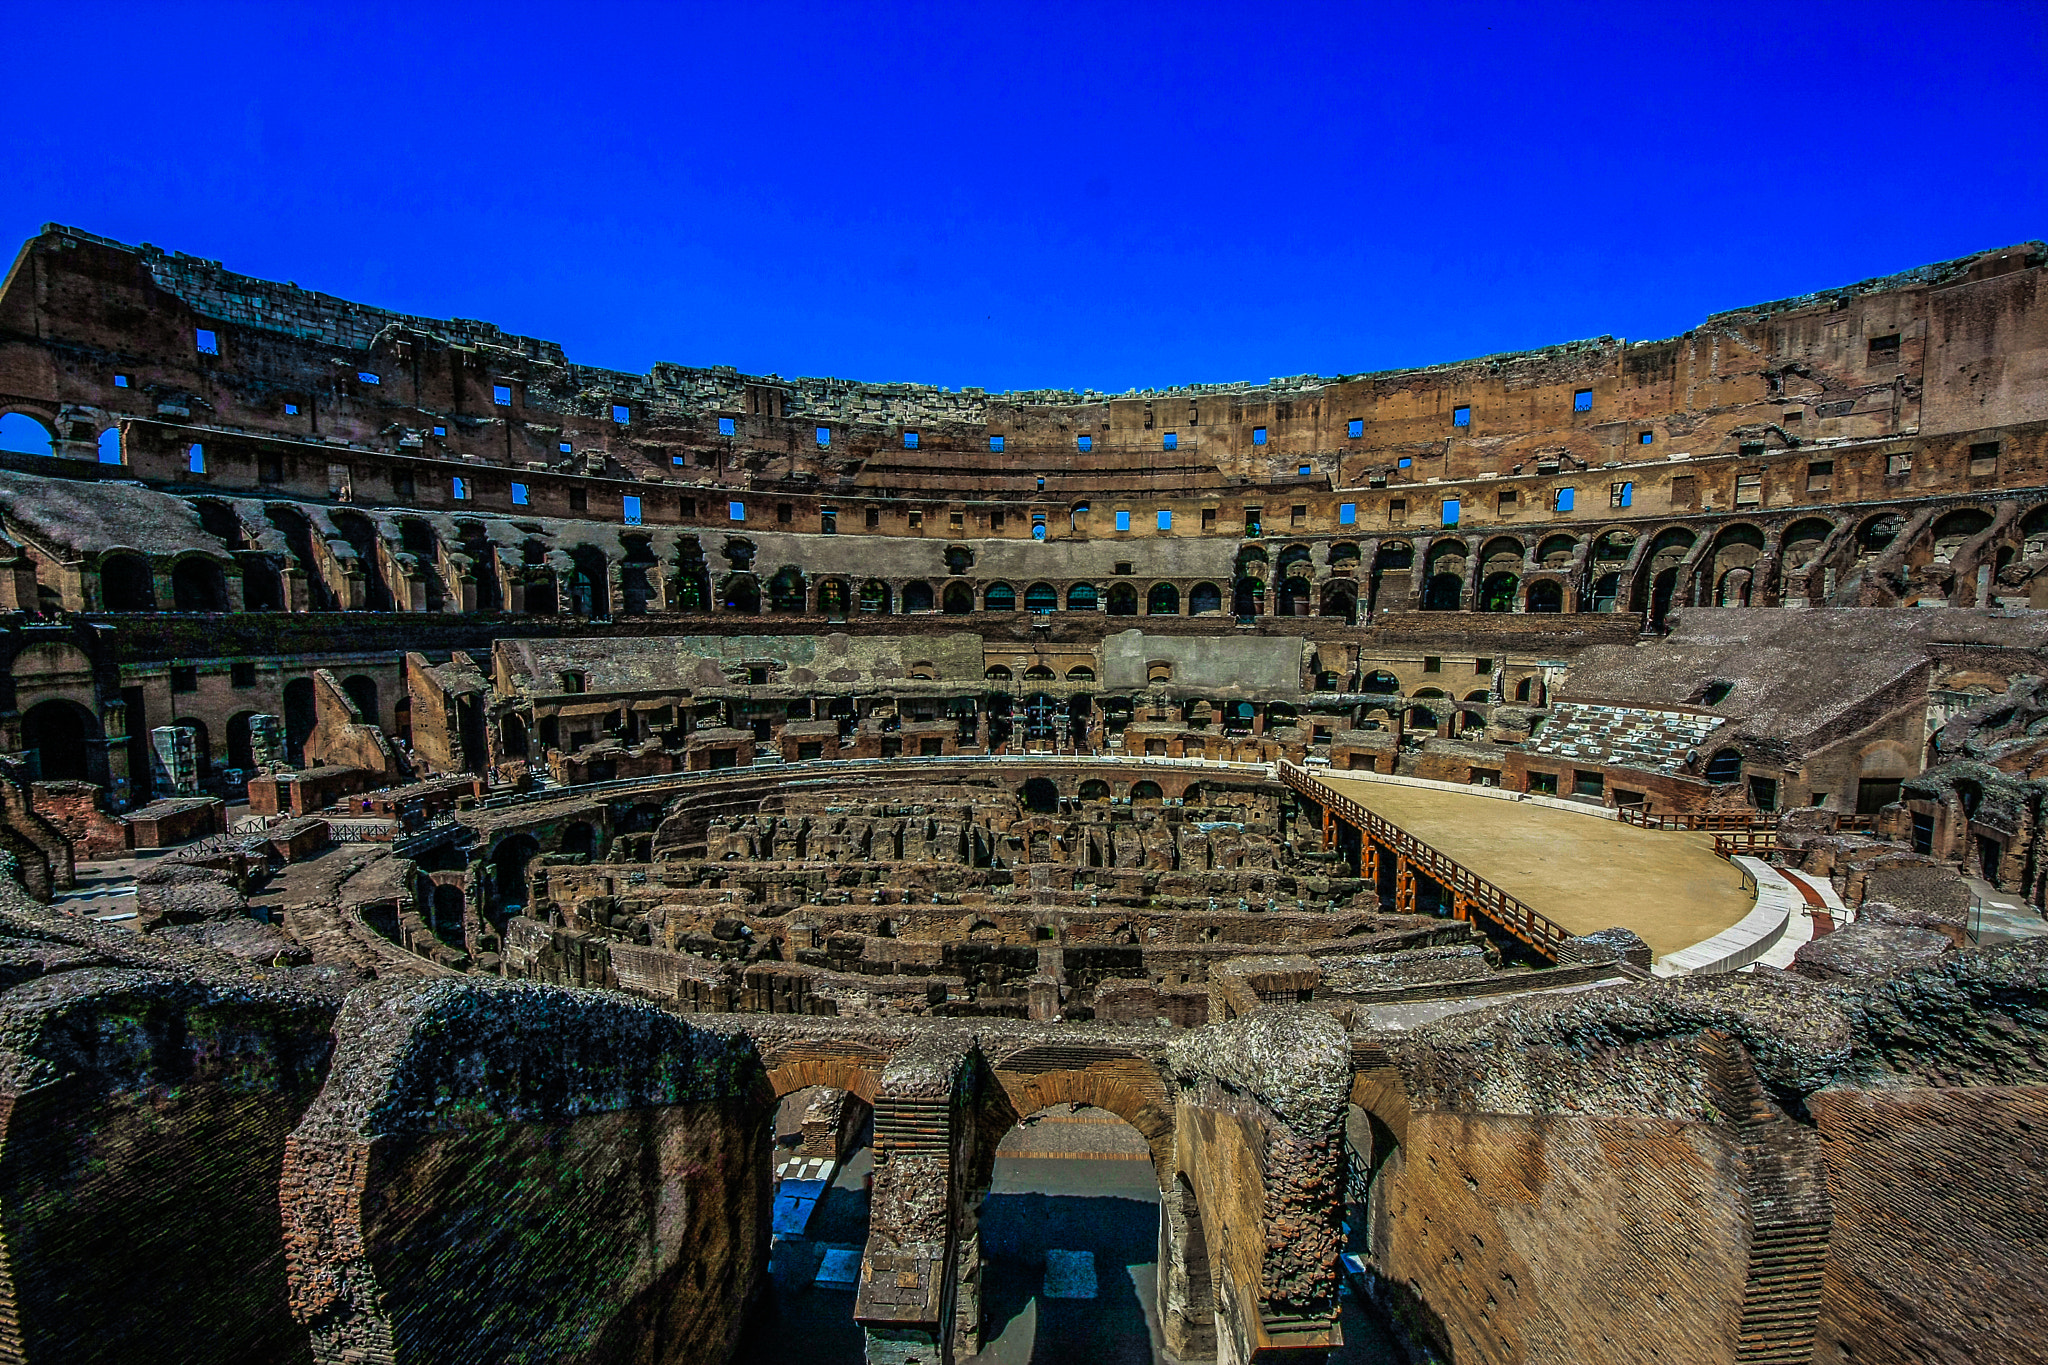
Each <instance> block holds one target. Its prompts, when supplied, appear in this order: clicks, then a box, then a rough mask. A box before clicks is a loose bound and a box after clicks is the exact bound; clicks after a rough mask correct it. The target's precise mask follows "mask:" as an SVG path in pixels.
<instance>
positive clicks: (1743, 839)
mask: <svg viewBox="0 0 2048 1365" xmlns="http://www.w3.org/2000/svg"><path fill="white" fill-rule="evenodd" d="M1777 851H1778V831H1777V830H1775V829H1750V830H1743V831H1741V832H1739V833H1735V834H1716V835H1715V836H1714V852H1716V853H1718V854H1720V855H1721V856H1722V857H1723V858H1734V857H1737V856H1738V855H1739V856H1742V857H1749V858H1760V857H1763V856H1764V855H1765V854H1767V853H1775V852H1777Z"/></svg>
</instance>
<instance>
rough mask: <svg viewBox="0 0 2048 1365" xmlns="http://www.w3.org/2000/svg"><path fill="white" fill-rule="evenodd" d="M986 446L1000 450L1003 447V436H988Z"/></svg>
mask: <svg viewBox="0 0 2048 1365" xmlns="http://www.w3.org/2000/svg"><path fill="white" fill-rule="evenodd" d="M988 448H989V449H990V450H992V451H1000V450H1001V449H1002V448H1003V438H1002V437H1000V436H991V437H989V438H988Z"/></svg>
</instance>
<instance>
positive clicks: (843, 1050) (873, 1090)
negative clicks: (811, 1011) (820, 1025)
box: [761, 1039, 889, 1105]
mask: <svg viewBox="0 0 2048 1365" xmlns="http://www.w3.org/2000/svg"><path fill="white" fill-rule="evenodd" d="M761 1060H762V1064H763V1066H764V1067H765V1069H766V1079H767V1083H768V1088H769V1089H770V1090H771V1091H772V1092H773V1093H774V1096H775V1098H776V1099H778V1100H779V1099H781V1098H782V1097H783V1096H784V1095H793V1094H795V1093H796V1092H797V1091H799V1090H806V1089H809V1088H810V1087H811V1086H814V1085H822V1086H829V1087H831V1088H832V1089H834V1090H844V1091H845V1092H846V1093H847V1094H849V1095H853V1096H855V1097H857V1098H858V1099H860V1100H861V1101H863V1102H864V1103H866V1104H869V1105H872V1104H873V1103H874V1102H875V1096H876V1095H878V1094H880V1093H881V1089H882V1069H883V1068H884V1067H886V1066H888V1064H889V1059H888V1057H887V1056H885V1055H884V1054H882V1053H880V1052H876V1051H874V1050H873V1049H871V1048H865V1047H861V1046H859V1045H858V1044H855V1043H848V1042H843V1041H840V1040H837V1039H833V1040H829V1041H827V1040H820V1041H817V1042H811V1041H808V1040H807V1041H802V1042H795V1043H791V1044H788V1045H786V1046H784V1047H781V1048H777V1049H775V1050H774V1051H772V1052H770V1053H769V1054H768V1055H766V1056H764V1057H763V1058H762V1059H761Z"/></svg>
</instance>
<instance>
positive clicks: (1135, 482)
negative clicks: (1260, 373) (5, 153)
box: [0, 224, 2048, 1365]
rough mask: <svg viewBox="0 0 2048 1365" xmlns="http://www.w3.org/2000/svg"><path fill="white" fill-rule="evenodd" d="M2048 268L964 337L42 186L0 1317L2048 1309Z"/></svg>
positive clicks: (30, 320)
mask: <svg viewBox="0 0 2048 1365" xmlns="http://www.w3.org/2000/svg"><path fill="white" fill-rule="evenodd" d="M2044 280H2048V248H2044V246H2043V245H2042V243H2040V242H2028V243H2023V244H2020V245H2017V246H2011V247H2005V248H1999V249H1994V250H1988V251H1984V252H1981V253H1978V254H1975V255H1971V256H1967V257H1964V258H1962V259H1958V260H1952V261H1946V262H1942V263H1940V264H1934V265H1927V266H1922V267H1920V268H1917V269H1913V270H1909V271H1906V272H1905V273H1902V274H1898V275H1894V276H1890V277H1887V278H1883V279H1874V280H1867V281H1864V282H1862V283H1858V284H1850V285H1846V286H1843V287H1838V288H1829V289H1824V290H1821V291H1820V292H1816V293H1812V294H1808V295H1805V296H1803V297H1799V298H1790V299H1781V300H1777V301H1774V302H1768V303H1760V304H1755V305H1752V306H1747V307H1739V308H1734V309H1731V310H1730V311H1727V312H1722V313H1717V314H1715V315H1713V316H1711V317H1708V318H1706V319H1705V320H1703V321H1702V322H1700V324H1699V325H1698V326H1697V327H1695V328H1694V329H1693V330H1691V331H1688V332H1686V333H1684V334H1683V335H1681V336H1675V337H1669V338H1665V339H1659V340H1636V341H1631V340H1624V339H1621V338H1616V337H1610V336H1602V337H1596V338H1591V339H1587V340H1580V341H1569V342H1562V343H1560V344H1557V345H1553V346H1549V347H1546V348H1543V349H1541V350H1536V351H1528V352H1522V353H1516V354H1504V355H1494V356H1487V357H1483V358H1480V359H1476V360H1469V361H1464V362H1460V363H1455V364H1439V365H1430V366H1425V367H1422V368H1416V369H1408V370H1398V371H1388V372H1381V373H1372V374H1348V375H1335V376H1318V375H1297V376H1293V377H1289V378H1280V379H1273V380H1271V381H1269V382H1265V383H1219V384H1210V385H1198V386H1192V387H1187V388H1176V389H1161V390H1147V391H1132V392H1125V393H1098V392H1093V391H1085V392H1070V391H1033V392H1010V393H989V392H984V391H981V390H978V389H966V390H961V391H951V390H946V389H942V388H936V387H928V386H923V385H919V384H913V383H862V382H857V381H851V380H841V379H815V378H813V379H785V378H782V377H780V376H778V375H773V374H768V375H751V374H743V373H739V372H737V371H736V370H733V369H729V368H721V367H712V368H709V369H695V368H688V367H684V366H680V365H671V364H659V365H656V366H655V367H654V368H653V369H652V370H651V371H650V372H648V373H645V374H632V373H622V372H618V371H612V370H605V369H596V368H592V367H589V366H585V365H581V364H577V363H575V362H574V361H573V360H572V359H571V358H570V357H569V356H567V355H565V354H564V352H563V350H562V348H561V347H560V346H558V345H556V344H554V343H551V342H548V341H544V340H540V339H537V338H534V337H530V336H523V335H518V334H515V333H512V332H507V331H503V330H500V328H499V327H497V326H495V325H493V324H491V323H487V322H481V321H475V320H470V319H459V318H458V319H438V318H427V317H417V316H410V315H404V314H399V313H395V312H388V311H384V310H381V309H379V308H376V307H374V306H371V305H367V304H360V303H354V302H350V301H347V300H343V299H339V298H335V297H331V296H329V295H325V294H320V293H315V292H310V291H307V290H303V289H300V288H298V287H297V286H295V285H289V284H281V283H274V282H270V281H266V280H260V279H255V278H251V277H248V276H245V275H240V274H237V273H234V272H232V271H230V270H228V269H226V268H225V267H224V266H223V265H222V264H221V263H220V262H218V261H213V260H207V259H202V258H199V257H196V256H189V255H186V254H184V253H182V252H177V251H167V250H162V249H159V248H156V247H152V246H147V245H143V246H134V245H127V244H124V243H121V242H117V241H112V240H109V239H106V238H103V237H98V236H95V235H93V234H90V233H87V232H83V231H79V230H77V229H73V228H67V227H60V226H57V225H54V224H53V225H50V226H47V227H45V228H44V229H43V230H42V232H41V233H40V234H39V235H38V236H36V237H34V238H33V239H31V240H30V241H28V242H27V243H26V244H25V245H24V246H23V247H22V249H21V251H20V253H19V255H18V256H17V257H16V258H15V260H14V263H13V265H12V268H11V269H10V271H9V273H8V274H7V276H6V280H5V284H4V287H0V613H4V615H0V651H4V652H0V662H4V665H5V667H4V675H0V676H4V680H0V862H4V867H5V870H6V872H7V873H8V875H7V876H4V877H0V935H4V937H5V942H4V945H0V964H4V969H0V970H4V975H0V1019H4V1036H0V1057H4V1063H0V1361H9V1362H22V1363H24V1365H59V1363H62V1365H72V1363H78V1362H91V1363H93V1365H100V1363H102V1362H105V1363H107V1365H113V1363H116V1362H119V1363H121V1365H127V1363H128V1362H136V1363H138V1365H139V1363H140V1362H149V1365H164V1363H165V1362H171V1363H172V1365H270V1363H271V1362H289V1363H290V1365H313V1363H314V1362H317V1363H318V1365H344V1363H345V1362H346V1363H349V1365H401V1363H403V1365H415V1363H418V1365H425V1363H426V1362H450V1363H455V1362H578V1363H586V1362H587V1363H588V1365H600V1363H602V1362H644V1363H646V1365H654V1363H656V1362H676V1363H678V1365H682V1363H683V1362H690V1363H692V1365H695V1363H697V1362H710V1363H712V1365H717V1363H719V1362H726V1361H735V1362H756V1361H787V1360H802V1361H805V1362H808V1363H809V1365H838V1363H840V1362H854V1361H866V1362H869V1365H940V1363H941V1362H957V1363H958V1365H966V1362H970V1361H974V1362H987V1363H988V1365H996V1363H997V1362H1023V1361H1027V1360H1032V1361H1039V1362H1047V1361H1072V1360H1083V1361H1089V1362H1100V1363H1101V1365H1110V1363H1111V1362H1118V1363H1120V1362H1126V1361H1130V1362H1154V1361H1173V1362H1196V1361H1217V1362H1226V1363H1228V1365H1245V1363H1247V1362H1254V1361H1257V1362H1281V1361H1288V1362H1304V1363H1306V1362H1323V1361H1328V1362H1332V1365H1335V1363H1336V1362H1456V1363H1457V1365H1476V1363H1479V1362H1487V1363H1493V1362H1499V1363H1502V1365H1506V1363H1507V1362H1557V1363H1558V1365H1609V1363H1612V1365H1624V1363H1629V1365H1633V1363H1635V1362H1652V1361H1655V1362H1688V1363H1689V1362H1709V1363H1714V1365H1718V1363H1720V1362H1728V1363H1730V1365H1732V1363H1733V1362H1786V1363H1789V1362H1795V1361H1797V1362H1807V1361H1813V1362H1825V1363H1826V1365H1879V1363H1880V1362H1898V1363H1899V1365H1920V1363H1921V1362H1930V1361H1955V1362H1978V1363H1980V1365H2014V1363H2017V1362H2030V1361H2032V1362H2040V1361H2048V1334H2044V1331H2043V1326H2044V1324H2048V1214H2044V1212H2043V1210H2044V1208H2048V990H2044V986H2048V980H2044V978H2048V922H2044V920H2043V918H2042V914H2041V911H2040V910H2039V909H2038V907H2039V906H2040V905H2041V904H2042V903H2043V899H2044V894H2048V839H2044V833H2048V298H2043V297H2042V296H2041V289H2042V286H2043V283H2044ZM1418 359H1426V357H1418Z"/></svg>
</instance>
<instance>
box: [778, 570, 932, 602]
mask: <svg viewBox="0 0 2048 1365" xmlns="http://www.w3.org/2000/svg"><path fill="white" fill-rule="evenodd" d="M804 597H805V593H804V576H803V572H802V570H800V569H798V568H797V567H796V566H795V565H794V564H785V565H783V566H782V567H781V568H780V569H777V570H776V571H775V577H773V578H771V579H769V580H768V604H769V609H770V610H772V611H779V612H800V611H802V610H803V609H804V606H805V602H804ZM925 597H926V605H927V606H929V605H930V597H931V589H929V588H927V589H925Z"/></svg>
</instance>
